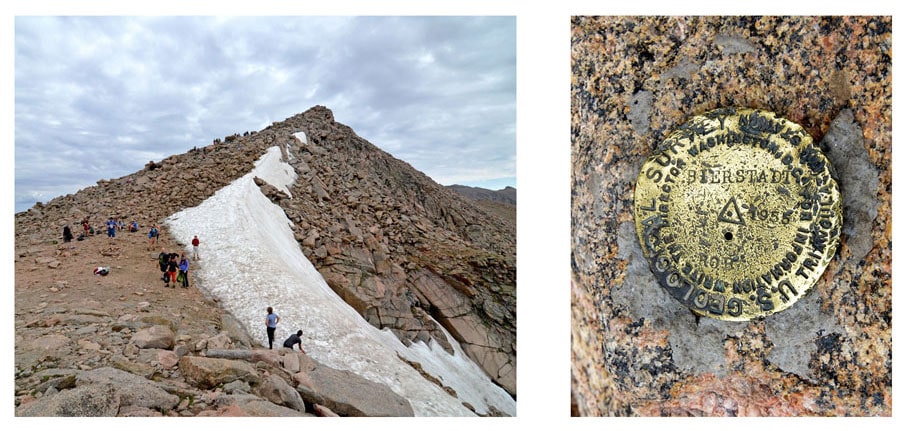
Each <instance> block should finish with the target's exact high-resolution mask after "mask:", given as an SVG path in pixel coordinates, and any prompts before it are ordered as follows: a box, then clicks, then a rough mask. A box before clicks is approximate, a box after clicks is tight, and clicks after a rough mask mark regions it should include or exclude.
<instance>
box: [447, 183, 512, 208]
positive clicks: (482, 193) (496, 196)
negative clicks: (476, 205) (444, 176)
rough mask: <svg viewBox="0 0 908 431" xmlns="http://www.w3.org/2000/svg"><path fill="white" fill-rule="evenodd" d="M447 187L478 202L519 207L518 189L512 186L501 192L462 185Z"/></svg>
mask: <svg viewBox="0 0 908 431" xmlns="http://www.w3.org/2000/svg"><path fill="white" fill-rule="evenodd" d="M445 187H447V188H448V189H449V190H454V191H455V192H457V193H460V194H461V195H464V196H466V197H468V198H470V199H473V200H476V201H480V200H486V201H492V202H501V203H505V204H510V205H515V206H516V205H517V189H515V188H514V187H511V186H508V187H505V188H503V189H500V190H489V189H484V188H482V187H470V186H462V185H460V184H452V185H450V186H445Z"/></svg>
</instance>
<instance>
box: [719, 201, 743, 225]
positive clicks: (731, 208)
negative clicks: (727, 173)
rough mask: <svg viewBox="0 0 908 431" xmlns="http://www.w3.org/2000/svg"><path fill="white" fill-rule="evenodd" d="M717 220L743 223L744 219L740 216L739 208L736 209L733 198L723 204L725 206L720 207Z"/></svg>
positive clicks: (736, 203)
mask: <svg viewBox="0 0 908 431" xmlns="http://www.w3.org/2000/svg"><path fill="white" fill-rule="evenodd" d="M719 221H724V222H725V223H732V224H740V225H743V224H744V219H743V218H741V210H740V209H738V202H737V201H735V198H731V199H729V200H728V203H726V204H725V207H723V208H722V212H720V213H719Z"/></svg>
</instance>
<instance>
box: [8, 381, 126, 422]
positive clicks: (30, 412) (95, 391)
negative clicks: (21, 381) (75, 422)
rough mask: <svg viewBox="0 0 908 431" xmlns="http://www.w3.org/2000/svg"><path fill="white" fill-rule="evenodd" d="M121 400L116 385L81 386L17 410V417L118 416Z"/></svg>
mask: <svg viewBox="0 0 908 431" xmlns="http://www.w3.org/2000/svg"><path fill="white" fill-rule="evenodd" d="M119 409H120V398H119V396H118V394H117V390H116V388H115V387H114V385H111V384H94V385H84V386H79V387H77V388H75V389H68V390H64V391H60V392H57V393H56V394H53V395H49V396H44V397H41V398H39V399H37V400H35V401H32V402H30V403H27V404H23V405H21V406H19V408H18V409H16V416H74V417H102V416H116V415H117V412H118V411H119Z"/></svg>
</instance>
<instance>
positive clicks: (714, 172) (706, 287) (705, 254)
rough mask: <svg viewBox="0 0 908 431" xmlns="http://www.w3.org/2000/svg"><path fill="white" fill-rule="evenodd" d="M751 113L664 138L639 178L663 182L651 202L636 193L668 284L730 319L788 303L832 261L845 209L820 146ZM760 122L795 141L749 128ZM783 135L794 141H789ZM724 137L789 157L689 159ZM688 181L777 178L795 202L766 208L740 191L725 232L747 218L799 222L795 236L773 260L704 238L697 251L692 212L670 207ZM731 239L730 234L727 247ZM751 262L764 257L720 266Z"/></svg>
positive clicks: (654, 257) (645, 241) (687, 300)
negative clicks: (733, 124) (684, 215)
mask: <svg viewBox="0 0 908 431" xmlns="http://www.w3.org/2000/svg"><path fill="white" fill-rule="evenodd" d="M747 118H748V120H749V121H739V127H740V129H739V130H737V131H730V130H729V131H725V130H721V129H723V128H724V127H725V121H724V119H723V121H721V122H720V123H719V124H720V126H719V127H720V129H713V130H709V131H708V132H710V133H711V134H710V136H709V137H707V138H702V137H701V136H697V138H698V139H693V137H694V136H695V135H693V134H691V133H687V134H685V133H684V131H683V130H682V133H679V134H676V135H673V137H671V138H669V139H668V140H666V142H665V143H664V144H663V146H662V147H661V150H662V151H661V152H659V153H658V154H656V155H655V157H653V159H652V161H653V163H650V164H649V166H648V169H646V170H644V173H643V175H641V180H643V178H645V181H648V182H651V183H652V185H653V186H654V187H655V190H654V191H655V195H654V196H653V195H652V194H651V196H652V197H650V198H648V202H638V203H637V204H638V205H637V208H638V214H637V217H638V231H640V237H641V244H642V245H643V247H644V249H645V254H646V255H647V257H648V259H649V260H650V266H651V268H652V270H653V273H654V274H655V275H656V277H657V279H659V281H660V284H661V285H662V286H663V287H665V288H666V289H667V290H668V291H669V293H671V294H672V296H674V297H676V298H677V299H678V300H680V301H681V302H682V303H684V304H685V305H687V306H688V307H690V308H691V309H693V310H694V311H695V312H698V314H703V315H711V316H713V317H717V318H720V319H728V320H740V319H742V318H747V317H748V316H747V315H745V314H748V313H755V314H760V313H763V314H769V313H771V312H772V311H773V310H775V309H777V308H779V306H780V305H784V306H783V307H781V308H787V307H788V306H790V303H792V302H793V301H794V300H797V299H798V298H799V297H800V295H801V294H803V291H804V290H806V288H809V287H810V284H812V281H815V280H816V279H817V278H818V277H819V275H820V274H821V273H822V271H823V270H824V269H825V266H826V264H827V263H828V259H826V260H825V261H824V256H827V255H828V253H827V248H828V247H829V246H830V245H831V244H832V243H836V244H837V241H838V234H839V229H840V216H837V214H836V210H837V208H838V209H839V211H840V207H838V206H837V205H838V200H837V198H838V191H837V188H836V187H837V186H835V183H834V180H832V179H831V177H829V176H828V169H827V166H826V164H825V158H824V157H822V155H821V154H818V153H817V152H816V151H815V150H814V149H813V148H812V147H804V146H798V144H800V143H801V136H800V134H799V133H796V132H795V131H792V130H791V129H789V128H788V127H785V126H783V125H782V124H783V123H782V122H777V121H773V120H772V119H767V118H765V117H763V116H761V115H754V114H750V115H749V116H747ZM755 130H756V131H757V132H760V131H770V132H773V133H776V134H778V135H779V136H780V137H781V138H782V139H784V140H785V141H787V142H784V143H783V145H779V144H776V143H775V142H773V141H772V140H770V139H768V138H765V137H763V136H762V135H760V136H756V137H749V136H750V133H748V132H754V131H755ZM699 131H700V132H703V131H704V130H699ZM723 132H724V133H723ZM784 144H791V145H792V147H794V148H791V149H789V148H784V147H785V145H784ZM718 145H723V146H726V147H731V146H733V145H747V146H750V147H752V149H753V150H757V149H759V150H763V151H766V152H767V153H769V155H771V156H772V157H773V158H774V159H776V160H779V161H781V164H782V165H784V166H783V167H781V168H778V169H777V168H766V167H754V168H753V169H725V168H723V167H718V166H701V165H698V164H697V163H691V161H690V158H691V157H695V156H697V155H699V154H701V153H702V152H704V151H710V150H711V149H713V148H715V147H716V146H718ZM645 167H646V166H645ZM805 171H807V172H806V173H805ZM808 174H810V175H808ZM685 184H698V185H710V184H715V185H729V184H748V185H758V186H760V185H766V186H763V187H764V188H766V187H769V189H770V190H773V188H775V189H774V190H778V192H777V193H779V196H780V199H781V198H790V199H789V200H787V201H785V202H788V201H790V202H792V204H791V205H788V206H783V207H781V208H764V207H762V206H761V204H760V203H759V202H756V200H755V199H748V197H747V196H734V197H732V198H731V199H730V200H728V203H726V204H725V207H724V208H723V210H722V212H721V213H720V214H719V216H718V221H719V222H725V223H726V224H727V225H728V226H729V228H728V229H727V230H726V234H725V235H726V237H725V239H726V240H731V238H733V237H734V234H733V233H732V232H733V231H734V229H733V228H735V227H738V226H736V225H741V226H745V225H746V224H747V223H749V222H762V223H764V224H771V225H773V226H791V228H792V229H796V231H794V232H793V239H792V240H791V242H790V243H788V244H778V245H776V248H778V249H779V250H777V253H776V254H775V256H781V257H778V258H774V260H773V261H764V262H745V261H746V258H745V253H743V252H739V251H740V250H733V251H731V252H728V253H725V254H724V255H716V254H714V253H711V252H710V247H703V248H702V250H701V252H697V253H695V254H696V255H695V256H693V255H689V254H690V250H689V248H687V247H685V246H684V245H683V244H682V243H681V242H680V241H679V238H678V236H679V235H683V234H684V230H685V229H687V226H684V225H683V224H684V223H685V221H684V220H679V219H678V217H677V215H676V214H672V213H670V208H672V205H671V203H672V199H673V193H672V192H673V188H675V187H684V185H685ZM776 186H778V187H776ZM639 187H640V185H639V184H638V188H639ZM790 190H791V191H790ZM742 208H743V210H742ZM701 242H703V243H704V245H706V244H707V242H706V240H703V239H701ZM733 244H734V243H733V242H730V241H729V242H728V243H727V244H726V248H729V247H732V246H733ZM744 264H748V265H758V266H759V268H761V269H759V270H756V271H751V272H749V273H748V276H746V277H740V276H739V277H730V276H722V275H721V274H731V273H732V271H726V272H725V273H723V272H721V271H719V272H717V271H715V270H720V269H726V270H729V269H734V268H736V267H738V266H740V265H744ZM738 273H740V271H738ZM799 278H800V279H803V280H805V282H810V284H808V285H807V286H806V287H803V284H804V283H805V282H802V281H798V280H796V279H799ZM811 280H812V281H811ZM748 310H755V311H753V312H752V311H748ZM742 315H743V316H742Z"/></svg>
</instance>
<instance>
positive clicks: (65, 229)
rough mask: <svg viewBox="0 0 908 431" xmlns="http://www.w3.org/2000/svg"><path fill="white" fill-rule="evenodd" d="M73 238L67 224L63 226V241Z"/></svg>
mask: <svg viewBox="0 0 908 431" xmlns="http://www.w3.org/2000/svg"><path fill="white" fill-rule="evenodd" d="M72 240H73V231H72V230H71V229H70V228H69V225H66V226H63V242H70V241H72Z"/></svg>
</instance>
